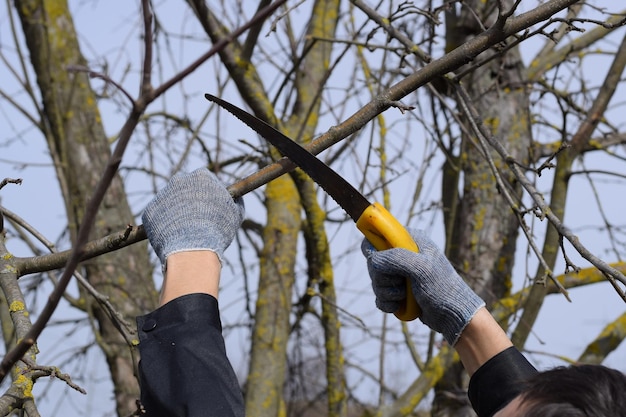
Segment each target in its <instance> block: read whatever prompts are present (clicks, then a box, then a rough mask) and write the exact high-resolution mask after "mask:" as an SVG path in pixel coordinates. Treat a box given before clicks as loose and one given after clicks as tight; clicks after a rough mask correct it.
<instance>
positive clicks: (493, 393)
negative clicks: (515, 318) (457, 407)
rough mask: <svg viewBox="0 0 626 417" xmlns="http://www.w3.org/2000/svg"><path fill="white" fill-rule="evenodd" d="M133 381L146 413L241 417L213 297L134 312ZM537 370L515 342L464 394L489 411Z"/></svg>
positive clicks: (485, 415)
mask: <svg viewBox="0 0 626 417" xmlns="http://www.w3.org/2000/svg"><path fill="white" fill-rule="evenodd" d="M137 327H138V329H139V341H140V343H139V352H140V354H141V362H140V363H139V382H140V384H141V402H142V405H143V406H144V408H145V410H146V414H145V416H146V417H244V410H245V408H244V403H243V396H242V393H241V389H240V387H239V383H238V381H237V377H236V375H235V373H234V371H233V368H232V366H231V364H230V362H229V360H228V358H227V356H226V350H225V348H224V339H223V337H222V325H221V322H220V316H219V311H218V305H217V300H216V299H215V298H214V297H211V296H210V295H206V294H191V295H186V296H183V297H180V298H177V299H175V300H173V301H171V302H169V303H167V304H166V305H164V306H162V307H160V308H159V309H157V310H156V311H154V312H152V313H150V314H147V315H145V316H141V317H138V318H137ZM536 373H537V370H535V368H534V367H533V366H532V365H531V364H530V363H529V362H528V361H527V360H526V358H524V356H523V355H522V354H521V353H520V352H519V351H518V350H517V349H515V348H509V349H507V350H505V351H503V352H501V353H500V354H498V355H496V356H495V357H493V358H491V359H490V360H489V361H488V362H487V363H485V364H484V365H483V366H481V367H480V368H479V369H478V370H477V371H476V373H474V375H472V379H471V380H470V385H469V398H470V401H471V403H472V407H473V408H474V410H476V412H477V413H478V415H479V416H480V417H491V416H493V414H494V413H496V412H497V411H498V410H499V409H501V408H503V407H504V406H505V405H506V404H508V403H509V402H510V401H511V400H512V399H513V398H515V397H516V396H517V395H518V394H519V393H520V391H521V388H522V383H523V381H524V380H525V379H527V378H528V377H530V376H532V375H534V374H536Z"/></svg>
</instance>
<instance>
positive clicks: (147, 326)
mask: <svg viewBox="0 0 626 417" xmlns="http://www.w3.org/2000/svg"><path fill="white" fill-rule="evenodd" d="M156 327H157V322H156V320H155V319H148V320H146V321H145V322H144V323H143V326H141V330H143V331H144V332H149V331H151V330H154V329H156Z"/></svg>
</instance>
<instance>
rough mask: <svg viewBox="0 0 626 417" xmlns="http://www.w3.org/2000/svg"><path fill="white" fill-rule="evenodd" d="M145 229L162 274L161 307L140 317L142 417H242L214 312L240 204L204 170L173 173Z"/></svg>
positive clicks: (238, 392)
mask: <svg viewBox="0 0 626 417" xmlns="http://www.w3.org/2000/svg"><path fill="white" fill-rule="evenodd" d="M142 220H143V225H144V228H145V230H146V235H147V236H148V240H149V242H150V244H151V246H152V247H153V249H154V251H155V252H156V254H157V256H158V258H159V260H160V261H161V266H162V269H163V271H164V281H163V286H162V289H161V297H160V300H159V308H157V309H156V310H155V311H153V312H151V313H149V314H147V315H145V316H141V317H138V318H137V326H138V330H139V340H140V343H139V352H140V355H141V361H140V364H139V379H140V385H141V402H142V405H143V407H144V408H145V411H146V413H145V415H146V416H147V417H160V416H172V415H177V416H178V415H180V416H186V417H192V416H198V417H200V416H202V417H243V415H244V405H243V396H242V393H241V389H240V387H239V382H238V380H237V377H236V375H235V372H234V371H233V368H232V366H231V364H230V362H229V360H228V358H227V356H226V349H225V345H224V339H223V337H222V326H221V321H220V315H219V310H218V303H217V296H218V292H219V282H220V272H221V259H222V255H223V252H224V250H225V249H226V248H227V247H228V246H229V245H230V243H231V242H232V240H233V239H234V237H235V234H236V233H237V230H238V229H239V227H240V225H241V222H242V220H243V204H242V202H241V201H240V200H233V199H232V197H231V196H230V194H229V193H228V190H227V189H226V188H225V187H224V186H223V185H222V184H221V183H220V182H219V180H218V179H217V177H215V175H214V174H212V173H211V172H209V171H208V170H206V169H200V170H196V171H194V172H192V173H189V174H177V175H175V176H174V177H173V178H172V179H171V180H170V182H169V183H168V185H167V186H166V187H165V188H164V189H162V190H160V191H159V192H158V193H157V195H156V196H155V198H154V199H153V200H152V201H151V202H150V203H149V204H148V206H147V207H146V209H145V211H144V213H143V216H142Z"/></svg>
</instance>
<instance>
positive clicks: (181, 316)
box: [137, 294, 244, 417]
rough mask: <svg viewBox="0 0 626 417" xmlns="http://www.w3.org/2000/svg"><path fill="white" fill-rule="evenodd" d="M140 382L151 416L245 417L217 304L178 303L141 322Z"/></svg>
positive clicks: (192, 299) (190, 299)
mask: <svg viewBox="0 0 626 417" xmlns="http://www.w3.org/2000/svg"><path fill="white" fill-rule="evenodd" d="M137 327H138V330H139V352H140V354H141V361H140V363H139V382H140V385H141V403H142V405H143V407H144V408H145V410H146V414H145V416H147V417H243V416H244V404H243V396H242V393H241V388H240V387H239V383H238V381H237V377H236V375H235V372H234V371H233V368H232V366H231V364H230V362H229V360H228V358H227V356H226V350H225V348H224V339H223V337H222V325H221V322H220V315H219V311H218V308H217V300H216V299H215V298H214V297H212V296H210V295H206V294H191V295H186V296H183V297H180V298H177V299H175V300H173V301H171V302H169V303H167V304H165V305H164V306H162V307H160V308H159V309H157V310H156V311H153V312H152V313H150V314H147V315H145V316H141V317H138V318H137Z"/></svg>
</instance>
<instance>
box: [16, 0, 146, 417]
mask: <svg viewBox="0 0 626 417" xmlns="http://www.w3.org/2000/svg"><path fill="white" fill-rule="evenodd" d="M15 8H16V10H17V12H18V13H19V16H20V19H21V22H22V27H23V31H24V34H25V37H26V41H27V45H28V49H29V52H30V57H31V62H32V65H33V68H34V70H35V73H36V75H37V83H38V85H39V89H40V91H41V94H42V102H43V110H44V112H43V117H44V121H43V123H42V125H43V126H45V127H44V132H43V133H44V135H45V137H46V140H47V142H48V148H49V150H50V153H51V155H52V158H53V160H54V161H55V166H56V169H57V177H58V181H59V183H60V186H61V189H62V190H63V193H64V194H63V198H64V202H65V208H66V212H67V216H68V228H69V232H70V236H71V238H72V239H74V238H75V236H76V232H77V230H78V226H79V224H80V221H81V219H82V218H83V214H84V208H85V206H86V202H87V199H88V198H89V197H90V195H91V194H92V189H93V188H94V187H95V185H96V184H97V182H98V179H99V176H100V175H101V173H102V172H103V170H104V167H105V165H106V163H107V161H108V158H109V156H110V149H109V143H108V139H107V137H106V135H105V133H104V129H103V126H102V120H101V116H100V113H99V111H98V107H97V99H96V95H95V94H94V92H93V91H92V89H91V87H90V84H89V79H88V77H87V76H86V75H85V74H84V73H74V72H72V71H70V70H69V68H70V66H75V65H81V66H84V65H85V64H86V61H85V58H84V57H83V55H82V54H81V51H80V47H79V44H78V40H77V36H76V32H75V29H74V24H73V21H72V16H71V14H70V12H69V9H68V5H67V1H66V0H44V1H38V0H16V1H15ZM133 223H134V216H133V214H132V212H131V210H130V207H129V205H128V202H127V199H126V193H125V190H124V187H123V184H122V181H121V178H119V176H118V177H116V178H115V180H114V181H113V183H112V184H111V187H110V188H109V191H108V193H107V195H106V197H105V200H104V202H103V204H102V205H101V207H100V211H99V213H98V217H97V220H96V224H95V227H94V229H93V231H92V236H94V237H99V236H104V235H106V234H108V233H111V232H112V231H114V230H120V229H123V228H124V227H125V225H127V224H133ZM83 273H84V275H85V276H86V278H87V279H88V280H89V281H90V283H91V284H92V285H93V286H94V287H95V288H96V289H97V290H98V291H99V292H100V293H102V294H104V295H105V296H107V297H108V298H109V299H110V301H111V302H112V303H113V305H115V306H116V308H117V309H118V311H119V312H120V313H121V314H122V315H123V316H124V317H125V318H127V320H128V321H130V322H132V321H133V320H134V317H135V316H137V315H140V314H144V313H145V312H147V311H148V310H151V309H153V308H154V307H155V306H156V300H157V293H156V290H155V286H154V282H153V280H152V266H151V264H150V260H149V257H148V251H147V247H146V244H145V243H142V244H139V245H134V246H132V247H128V248H126V249H125V250H124V251H118V252H114V253H109V254H107V255H104V256H102V257H99V258H97V259H93V260H91V261H88V262H86V263H85V264H84V271H83ZM84 304H85V310H86V311H87V312H88V313H89V314H91V315H92V317H93V319H94V320H95V322H96V323H97V326H95V327H96V328H97V331H98V334H97V337H96V339H97V341H98V344H99V345H100V347H101V348H102V351H103V352H104V355H105V357H106V360H107V363H108V366H109V370H110V372H111V376H112V378H113V385H114V387H115V388H114V390H115V400H116V409H117V413H118V415H120V416H124V415H128V414H129V413H130V412H132V411H133V410H135V409H136V403H135V402H136V400H137V399H138V398H139V387H138V384H137V380H136V378H135V372H134V370H135V365H136V364H135V362H136V361H135V358H134V349H132V348H130V347H129V346H128V344H127V343H126V341H125V340H124V338H123V337H122V336H121V334H120V332H119V331H118V330H117V328H116V326H117V325H119V323H115V322H114V321H112V320H111V319H110V318H109V317H108V315H107V314H106V313H105V312H104V310H102V309H101V308H100V307H99V306H98V305H97V304H96V303H95V302H93V301H92V300H91V299H90V298H88V297H85V300H84Z"/></svg>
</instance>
